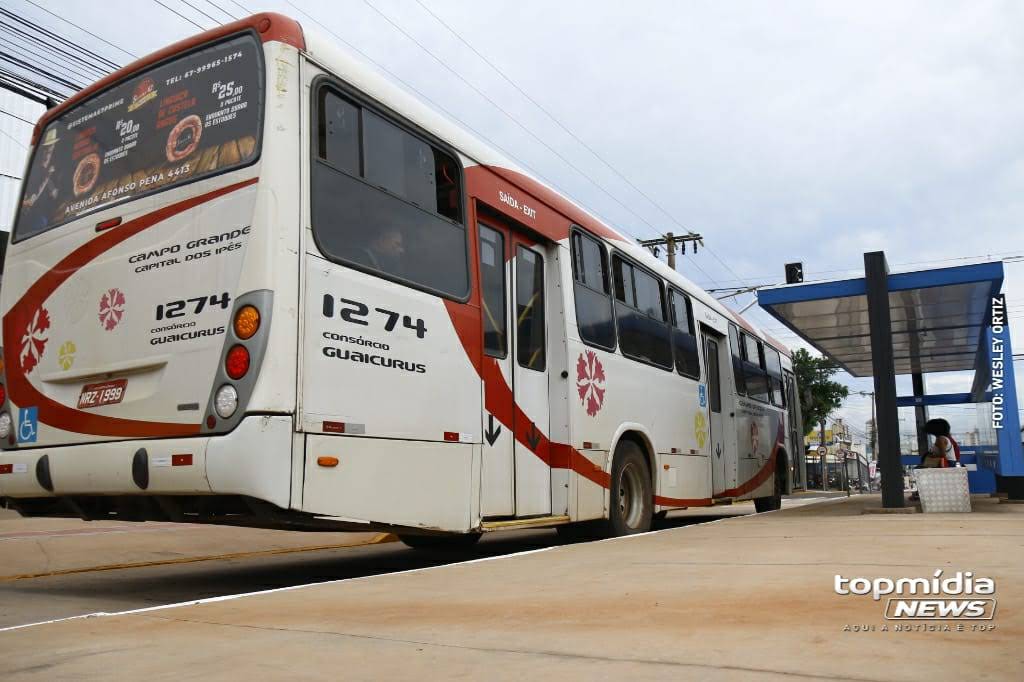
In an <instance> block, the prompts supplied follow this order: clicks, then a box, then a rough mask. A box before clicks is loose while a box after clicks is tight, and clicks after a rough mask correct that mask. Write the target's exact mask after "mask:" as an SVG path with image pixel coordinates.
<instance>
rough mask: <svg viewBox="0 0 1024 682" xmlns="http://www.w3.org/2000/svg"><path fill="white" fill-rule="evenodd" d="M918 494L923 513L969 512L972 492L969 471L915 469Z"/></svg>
mask: <svg viewBox="0 0 1024 682" xmlns="http://www.w3.org/2000/svg"><path fill="white" fill-rule="evenodd" d="M914 480H915V481H916V482H917V492H918V494H920V496H921V511H923V512H925V513H931V512H969V511H971V491H970V488H969V487H968V486H967V469H965V468H964V467H955V468H952V467H951V468H947V469H914Z"/></svg>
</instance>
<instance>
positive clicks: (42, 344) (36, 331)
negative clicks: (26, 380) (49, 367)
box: [18, 306, 50, 374]
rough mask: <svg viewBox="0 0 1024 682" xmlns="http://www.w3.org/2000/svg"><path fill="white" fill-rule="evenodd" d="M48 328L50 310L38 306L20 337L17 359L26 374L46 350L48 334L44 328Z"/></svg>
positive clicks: (37, 362)
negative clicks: (19, 350) (19, 349)
mask: <svg viewBox="0 0 1024 682" xmlns="http://www.w3.org/2000/svg"><path fill="white" fill-rule="evenodd" d="M49 328H50V312H49V311H48V310H47V309H46V308H43V307H42V306H40V307H39V308H36V312H35V314H34V315H33V316H32V321H31V322H29V323H28V328H27V329H26V330H25V335H24V336H22V337H21V353H20V354H19V355H18V361H19V362H20V363H21V371H22V372H24V373H25V374H28V373H29V372H31V371H32V370H33V369H35V366H36V365H38V364H39V361H40V360H41V359H42V358H43V352H44V351H45V350H46V342H47V341H48V340H49V335H48V334H47V333H46V330H48V329H49Z"/></svg>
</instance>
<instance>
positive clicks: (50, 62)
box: [0, 24, 97, 83]
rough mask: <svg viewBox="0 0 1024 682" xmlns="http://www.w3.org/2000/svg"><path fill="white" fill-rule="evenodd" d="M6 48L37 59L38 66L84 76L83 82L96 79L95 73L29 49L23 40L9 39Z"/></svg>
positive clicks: (73, 76)
mask: <svg viewBox="0 0 1024 682" xmlns="http://www.w3.org/2000/svg"><path fill="white" fill-rule="evenodd" d="M4 28H5V27H4V26H3V25H2V24H0V31H3V29H4ZM7 48H8V49H10V50H17V53H18V55H19V56H21V57H24V58H25V59H29V60H33V59H35V60H39V62H38V65H39V66H49V68H52V69H57V70H58V71H60V72H62V73H63V74H64V75H65V76H66V77H68V78H76V79H77V78H84V79H86V81H85V82H87V83H89V82H92V81H94V80H96V78H97V77H96V76H95V75H92V74H88V73H84V72H82V71H79V70H77V69H74V68H73V67H72V66H71V65H69V64H65V63H63V62H58V61H55V60H54V59H52V58H50V57H47V56H45V55H43V54H41V53H39V52H37V51H35V50H31V49H29V46H28V45H26V44H25V43H23V42H22V43H17V42H14V41H9V42H8V43H7Z"/></svg>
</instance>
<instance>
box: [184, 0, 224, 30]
mask: <svg viewBox="0 0 1024 682" xmlns="http://www.w3.org/2000/svg"><path fill="white" fill-rule="evenodd" d="M181 4H183V5H186V6H188V7H191V8H192V10H193V11H195V12H198V13H199V14H202V15H203V16H204V17H206V18H207V19H209V20H210V21H212V22H213V23H215V24H217V25H218V26H220V25H221V21H220V20H219V19H214V18H213V17H211V16H210V15H209V14H207V13H206V12H204V11H203V10H201V9H199V8H198V7H196V6H195V5H193V4H192V3H191V2H189V1H188V0H181Z"/></svg>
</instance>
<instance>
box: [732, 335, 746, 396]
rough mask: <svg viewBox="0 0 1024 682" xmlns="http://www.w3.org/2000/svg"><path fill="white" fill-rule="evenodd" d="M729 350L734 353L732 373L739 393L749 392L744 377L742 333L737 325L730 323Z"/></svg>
mask: <svg viewBox="0 0 1024 682" xmlns="http://www.w3.org/2000/svg"><path fill="white" fill-rule="evenodd" d="M729 351H730V353H731V354H732V375H733V378H734V379H735V381H736V393H737V395H746V394H747V382H746V380H745V379H744V377H743V347H742V346H740V333H739V330H738V329H736V325H733V324H730V325H729Z"/></svg>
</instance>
